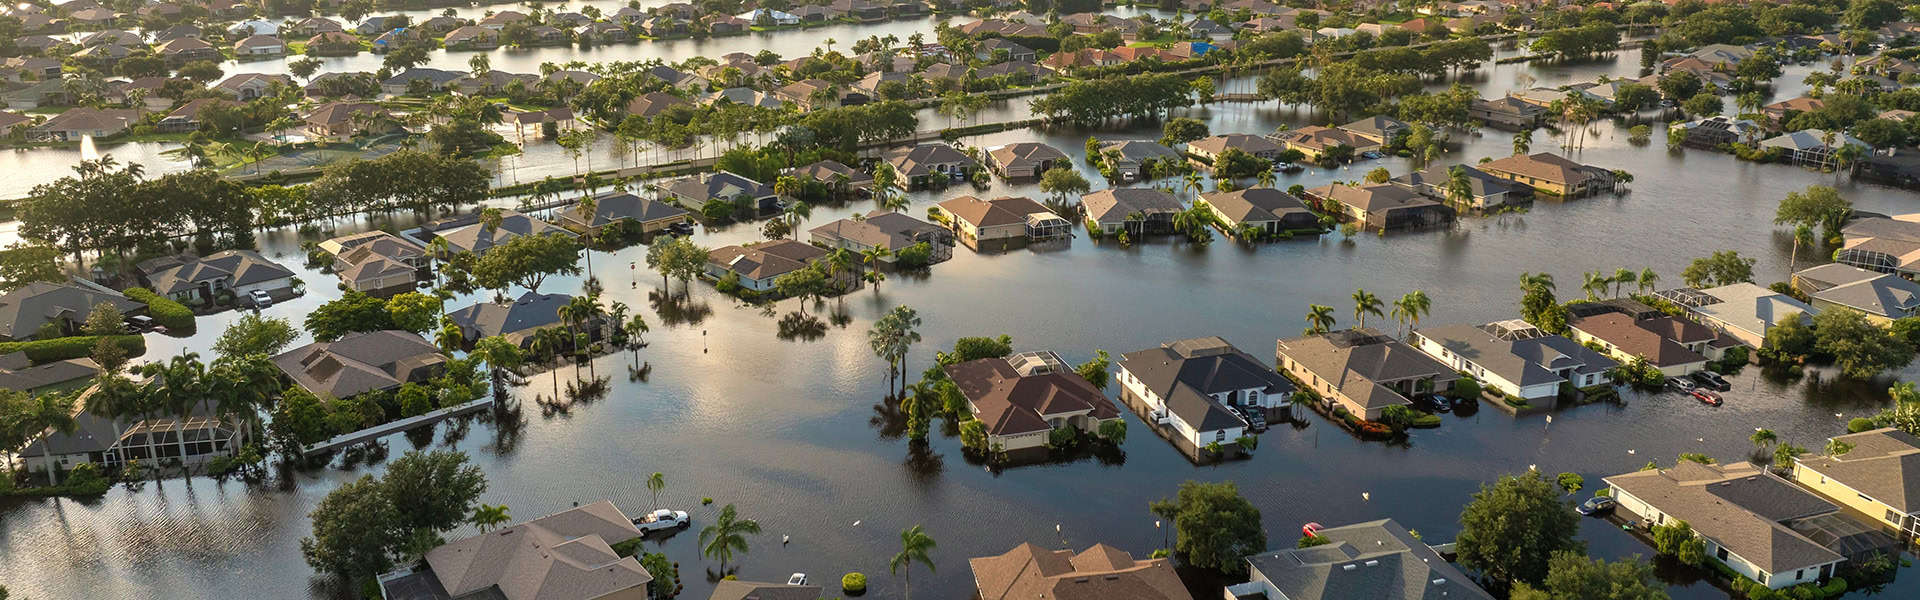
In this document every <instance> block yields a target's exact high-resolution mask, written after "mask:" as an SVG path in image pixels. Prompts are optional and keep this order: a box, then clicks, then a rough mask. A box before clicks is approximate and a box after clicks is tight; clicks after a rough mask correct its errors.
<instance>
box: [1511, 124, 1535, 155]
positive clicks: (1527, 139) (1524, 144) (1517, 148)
mask: <svg viewBox="0 0 1920 600" xmlns="http://www.w3.org/2000/svg"><path fill="white" fill-rule="evenodd" d="M1532 149H1533V130H1532V129H1528V130H1526V131H1522V132H1520V133H1516V134H1513V153H1514V154H1515V155H1521V154H1526V153H1527V152H1528V151H1529V150H1532Z"/></svg>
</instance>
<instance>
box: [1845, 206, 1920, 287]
mask: <svg viewBox="0 0 1920 600" xmlns="http://www.w3.org/2000/svg"><path fill="white" fill-rule="evenodd" d="M1840 234H1841V236H1842V240H1843V241H1842V242H1841V243H1840V250H1839V251H1838V252H1836V253H1835V254H1834V258H1833V260H1834V261H1835V262H1838V263H1841V264H1845V265H1852V266H1855V267H1859V268H1862V269H1867V270H1870V271H1878V272H1881V273H1894V274H1897V275H1900V276H1901V277H1905V278H1907V279H1913V278H1914V277H1915V275H1916V274H1920V213H1908V214H1904V215H1894V216H1891V217H1866V218H1860V219H1854V220H1853V221H1850V222H1848V223H1847V225H1846V227H1844V228H1842V229H1841V230H1840Z"/></svg>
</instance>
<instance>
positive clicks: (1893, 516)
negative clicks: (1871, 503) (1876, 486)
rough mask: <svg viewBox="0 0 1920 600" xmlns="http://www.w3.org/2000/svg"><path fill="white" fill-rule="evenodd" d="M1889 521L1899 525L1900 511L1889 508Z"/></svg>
mask: <svg viewBox="0 0 1920 600" xmlns="http://www.w3.org/2000/svg"><path fill="white" fill-rule="evenodd" d="M1887 522H1888V523H1892V524H1895V525H1899V524H1900V513H1897V512H1894V511H1891V510H1889V511H1887Z"/></svg>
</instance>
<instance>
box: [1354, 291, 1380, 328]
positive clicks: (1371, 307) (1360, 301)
mask: <svg viewBox="0 0 1920 600" xmlns="http://www.w3.org/2000/svg"><path fill="white" fill-rule="evenodd" d="M1381 308H1383V305H1382V304H1381V303H1380V297H1379V296H1375V295H1373V292H1369V291H1366V290H1354V291H1353V318H1354V320H1355V321H1359V322H1360V326H1361V327H1366V326H1367V315H1373V316H1376V317H1380V316H1385V313H1383V312H1381Z"/></svg>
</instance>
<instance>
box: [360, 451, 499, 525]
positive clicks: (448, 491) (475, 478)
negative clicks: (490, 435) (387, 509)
mask: <svg viewBox="0 0 1920 600" xmlns="http://www.w3.org/2000/svg"><path fill="white" fill-rule="evenodd" d="M380 486H381V490H382V491H383V493H385V494H386V495H387V499H388V502H390V503H392V504H393V507H394V511H395V512H394V516H395V519H396V521H395V523H396V525H398V526H400V527H402V528H404V529H407V530H413V529H430V530H434V531H450V530H452V529H453V528H455V527H459V526H460V524H461V523H463V522H465V521H466V519H467V516H468V515H469V514H472V513H473V507H474V502H475V501H476V500H478V499H479V497H480V494H481V493H482V492H485V491H487V476H486V475H484V474H482V473H481V472H480V467H477V466H474V465H473V464H472V463H471V462H469V461H468V460H467V454H466V453H465V452H459V451H454V450H435V451H433V452H425V453H423V452H420V451H417V450H416V451H410V452H408V453H407V454H406V455H405V456H402V457H400V458H398V459H396V460H394V461H393V463H392V464H389V465H387V473H386V474H385V475H382V476H381V478H380Z"/></svg>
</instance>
